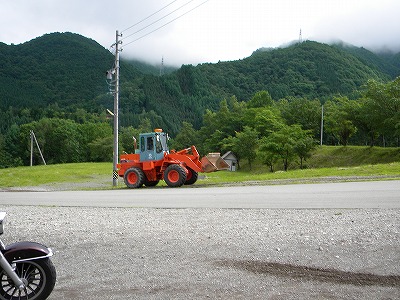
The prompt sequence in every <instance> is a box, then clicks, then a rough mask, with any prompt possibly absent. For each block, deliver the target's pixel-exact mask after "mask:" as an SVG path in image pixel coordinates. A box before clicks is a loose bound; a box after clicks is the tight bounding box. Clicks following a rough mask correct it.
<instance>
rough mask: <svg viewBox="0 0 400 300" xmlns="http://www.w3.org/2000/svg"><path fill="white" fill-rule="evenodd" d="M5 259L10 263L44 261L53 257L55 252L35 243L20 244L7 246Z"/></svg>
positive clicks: (4, 252)
mask: <svg viewBox="0 0 400 300" xmlns="http://www.w3.org/2000/svg"><path fill="white" fill-rule="evenodd" d="M3 254H4V257H5V258H6V259H7V261H8V262H9V263H15V262H23V261H28V260H35V259H43V258H47V257H50V256H52V255H53V251H52V250H51V249H50V248H47V247H46V246H44V245H42V244H39V243H35V242H18V243H14V244H10V245H8V246H6V248H5V249H4V251H3Z"/></svg>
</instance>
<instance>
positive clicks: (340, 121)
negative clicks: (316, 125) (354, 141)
mask: <svg viewBox="0 0 400 300" xmlns="http://www.w3.org/2000/svg"><path fill="white" fill-rule="evenodd" d="M354 105H356V104H355V102H354V101H352V100H349V99H348V98H347V97H336V98H334V99H332V100H328V101H327V102H326V103H325V105H324V107H325V109H324V111H325V126H324V128H325V130H326V132H327V133H330V134H332V136H333V137H334V138H336V139H337V140H338V142H339V143H340V144H341V145H344V146H346V145H347V144H348V142H349V139H350V137H352V136H353V135H354V134H355V133H356V132H357V127H356V126H355V125H354V123H353V121H352V119H353V116H352V115H351V112H352V111H353V110H352V109H351V108H352V107H354Z"/></svg>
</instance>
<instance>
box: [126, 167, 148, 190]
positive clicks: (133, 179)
mask: <svg viewBox="0 0 400 300" xmlns="http://www.w3.org/2000/svg"><path fill="white" fill-rule="evenodd" d="M144 176H145V175H144V173H143V171H142V170H141V169H139V168H136V167H132V168H129V169H128V170H126V172H125V174H124V182H125V184H126V186H127V187H128V188H130V189H136V188H140V187H141V186H142V185H143V183H144Z"/></svg>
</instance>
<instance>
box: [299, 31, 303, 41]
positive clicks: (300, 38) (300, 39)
mask: <svg viewBox="0 0 400 300" xmlns="http://www.w3.org/2000/svg"><path fill="white" fill-rule="evenodd" d="M302 42H303V37H302V36H301V28H300V34H299V44H301V43H302Z"/></svg>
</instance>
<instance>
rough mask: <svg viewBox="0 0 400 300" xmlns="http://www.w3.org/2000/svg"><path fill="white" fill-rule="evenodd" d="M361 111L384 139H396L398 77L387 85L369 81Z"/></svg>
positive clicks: (399, 99)
mask: <svg viewBox="0 0 400 300" xmlns="http://www.w3.org/2000/svg"><path fill="white" fill-rule="evenodd" d="M364 97H365V101H364V106H363V111H364V112H365V113H366V114H367V115H368V116H369V117H368V120H369V122H373V124H374V127H375V128H376V130H377V131H378V132H379V133H380V134H382V135H383V136H384V137H386V139H387V138H389V137H392V138H393V137H397V138H398V134H399V133H398V130H396V126H397V128H398V126H399V123H400V77H397V78H396V79H395V80H393V81H391V82H389V83H386V84H385V83H380V82H377V81H375V80H370V81H368V83H367V89H366V91H365V93H364Z"/></svg>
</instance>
